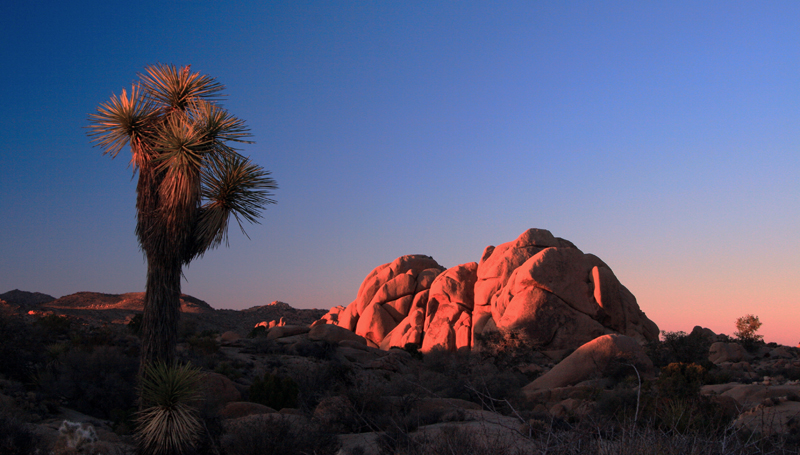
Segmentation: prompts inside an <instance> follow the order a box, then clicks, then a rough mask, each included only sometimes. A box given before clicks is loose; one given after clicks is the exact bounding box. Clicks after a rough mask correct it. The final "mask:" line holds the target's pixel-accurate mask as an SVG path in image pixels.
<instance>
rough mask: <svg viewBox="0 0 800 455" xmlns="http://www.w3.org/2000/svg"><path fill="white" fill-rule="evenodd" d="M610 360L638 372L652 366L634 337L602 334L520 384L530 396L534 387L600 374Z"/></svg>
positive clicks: (554, 385)
mask: <svg viewBox="0 0 800 455" xmlns="http://www.w3.org/2000/svg"><path fill="white" fill-rule="evenodd" d="M613 360H619V361H621V362H624V363H630V364H633V365H637V368H639V372H640V374H642V373H644V372H645V371H646V370H650V369H652V368H653V363H652V362H651V361H650V359H649V358H647V356H646V355H645V353H644V350H643V349H642V347H641V346H640V345H639V343H638V342H637V341H636V340H634V339H633V338H631V337H628V336H625V335H603V336H601V337H598V338H596V339H594V340H592V341H590V342H588V343H586V344H584V345H583V346H581V347H579V348H578V349H576V350H575V352H573V353H572V354H570V355H569V356H568V357H567V358H566V359H564V360H562V361H561V362H559V363H558V364H557V365H556V366H555V367H553V369H552V370H550V371H548V372H547V373H545V374H543V375H542V376H540V377H539V378H537V379H536V380H534V381H533V382H531V383H530V384H528V385H527V386H525V387H523V389H522V391H523V393H524V394H525V395H526V396H527V397H528V398H529V399H530V398H531V397H532V396H533V395H534V392H536V391H537V390H542V389H554V388H558V387H565V386H569V385H575V384H577V383H579V382H581V381H585V380H587V379H594V378H599V377H601V376H602V374H603V372H604V370H605V369H606V367H608V365H609V364H610V363H611V361H613Z"/></svg>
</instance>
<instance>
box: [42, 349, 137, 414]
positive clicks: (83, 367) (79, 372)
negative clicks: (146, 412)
mask: <svg viewBox="0 0 800 455" xmlns="http://www.w3.org/2000/svg"><path fill="white" fill-rule="evenodd" d="M138 369H139V360H138V357H131V356H128V355H126V353H125V352H124V350H123V349H121V348H118V347H112V346H100V347H97V348H95V349H93V350H91V351H87V350H83V349H76V348H72V349H70V350H68V351H66V352H64V353H62V354H61V355H60V356H59V359H58V362H57V364H55V365H54V367H53V368H51V369H47V370H45V371H41V372H40V373H41V374H40V376H39V386H40V388H41V391H42V393H43V394H44V395H45V397H47V398H49V399H53V400H56V401H61V402H63V403H64V404H66V405H67V406H69V407H70V408H73V409H75V410H77V411H80V412H83V413H85V414H89V415H92V416H96V417H100V418H103V419H108V420H112V421H114V422H115V423H117V424H119V423H122V421H123V420H124V419H126V418H128V417H129V416H130V411H131V409H132V408H134V407H135V401H136V374H137V371H138Z"/></svg>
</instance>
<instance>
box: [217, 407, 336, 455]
mask: <svg viewBox="0 0 800 455" xmlns="http://www.w3.org/2000/svg"><path fill="white" fill-rule="evenodd" d="M222 446H223V448H224V449H225V452H226V453H227V454H228V455H307V454H315V455H333V454H335V453H337V452H338V450H339V446H340V444H339V440H338V439H337V438H336V436H335V435H333V434H331V433H328V432H325V431H322V430H321V429H320V428H319V427H318V426H316V425H314V424H313V423H301V422H300V421H298V420H295V419H289V418H288V417H286V416H281V415H275V414H271V415H269V414H268V415H262V416H258V417H257V418H252V419H247V420H244V421H240V422H237V423H236V425H234V426H233V427H232V428H231V429H230V431H229V432H228V433H227V434H226V435H224V436H223V437H222Z"/></svg>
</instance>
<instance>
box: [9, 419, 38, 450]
mask: <svg viewBox="0 0 800 455" xmlns="http://www.w3.org/2000/svg"><path fill="white" fill-rule="evenodd" d="M38 440H39V438H38V436H36V435H34V433H33V432H32V431H30V430H29V429H28V428H27V427H26V426H25V424H23V423H21V422H19V421H18V420H17V419H15V418H14V417H12V416H10V415H7V414H5V413H0V453H2V454H3V455H28V454H32V453H35V451H36V449H37V445H38Z"/></svg>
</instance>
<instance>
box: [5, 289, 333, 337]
mask: <svg viewBox="0 0 800 455" xmlns="http://www.w3.org/2000/svg"><path fill="white" fill-rule="evenodd" d="M143 308H144V293H143V292H129V293H126V294H101V293H99V292H78V293H75V294H70V295H67V296H64V297H61V298H58V299H56V298H54V297H52V296H49V295H46V294H41V293H38V292H25V291H20V290H16V289H15V290H13V291H9V292H6V293H5V294H0V309H3V310H4V311H7V312H11V313H17V314H29V315H38V316H44V315H48V314H52V315H59V316H66V317H71V318H76V319H80V320H82V321H84V322H86V323H89V324H94V325H102V324H127V323H129V322H130V321H131V319H132V318H133V317H134V316H135V315H136V314H140V313H141V312H142V310H143ZM323 314H325V310H314V309H296V308H292V307H291V305H289V304H287V303H284V302H278V301H276V302H272V303H270V304H268V305H262V306H257V307H253V308H248V309H245V310H218V309H215V308H212V307H211V306H210V305H209V304H208V303H206V302H204V301H202V300H200V299H198V298H195V297H192V296H190V295H186V294H182V295H181V320H182V321H183V322H184V323H185V324H190V325H192V326H194V327H196V328H198V329H199V330H214V331H217V332H220V333H221V332H226V331H236V332H239V333H244V334H247V333H249V332H250V330H252V329H253V327H255V325H256V324H258V323H259V322H262V321H273V320H274V321H280V320H281V319H283V320H284V321H285V322H287V323H292V324H310V323H312V322H314V321H315V320H317V319H319V318H320V317H321V316H322V315H323Z"/></svg>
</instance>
